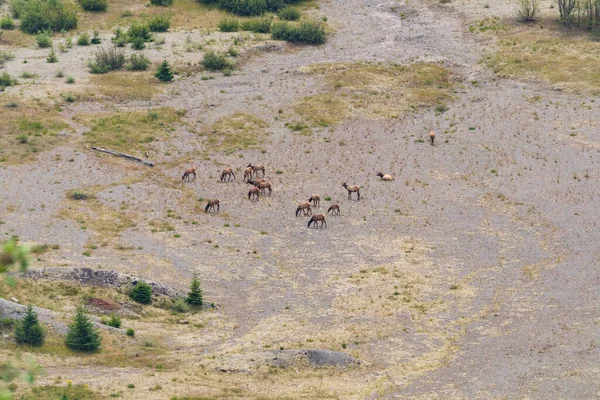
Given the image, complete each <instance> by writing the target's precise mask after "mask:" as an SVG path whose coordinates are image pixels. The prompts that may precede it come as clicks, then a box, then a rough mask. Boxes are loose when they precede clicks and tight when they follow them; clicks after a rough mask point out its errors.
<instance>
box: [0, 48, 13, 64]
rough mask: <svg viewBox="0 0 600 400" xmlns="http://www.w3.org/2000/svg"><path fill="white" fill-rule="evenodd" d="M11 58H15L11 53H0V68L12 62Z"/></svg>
mask: <svg viewBox="0 0 600 400" xmlns="http://www.w3.org/2000/svg"><path fill="white" fill-rule="evenodd" d="M13 58H15V55H14V54H13V53H10V52H8V51H0V68H2V67H4V64H6V62H8V61H10V60H12V59H13Z"/></svg>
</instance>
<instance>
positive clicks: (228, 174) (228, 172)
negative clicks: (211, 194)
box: [221, 168, 235, 182]
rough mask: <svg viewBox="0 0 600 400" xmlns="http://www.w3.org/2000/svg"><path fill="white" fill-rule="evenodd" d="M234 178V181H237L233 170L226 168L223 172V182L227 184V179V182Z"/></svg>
mask: <svg viewBox="0 0 600 400" xmlns="http://www.w3.org/2000/svg"><path fill="white" fill-rule="evenodd" d="M232 176H233V180H235V174H234V173H233V168H225V169H224V170H223V172H221V182H225V177H227V180H228V181H229V179H231V177H232Z"/></svg>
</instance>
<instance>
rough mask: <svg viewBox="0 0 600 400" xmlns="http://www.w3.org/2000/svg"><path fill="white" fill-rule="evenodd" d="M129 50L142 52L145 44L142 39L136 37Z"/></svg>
mask: <svg viewBox="0 0 600 400" xmlns="http://www.w3.org/2000/svg"><path fill="white" fill-rule="evenodd" d="M131 48H132V49H134V50H144V49H145V48H146V43H145V42H144V39H143V38H141V37H136V38H135V39H133V40H132V42H131Z"/></svg>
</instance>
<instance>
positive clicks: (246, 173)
mask: <svg viewBox="0 0 600 400" xmlns="http://www.w3.org/2000/svg"><path fill="white" fill-rule="evenodd" d="M250 178H252V167H247V168H246V169H245V170H244V180H245V181H246V182H247V181H249V180H250Z"/></svg>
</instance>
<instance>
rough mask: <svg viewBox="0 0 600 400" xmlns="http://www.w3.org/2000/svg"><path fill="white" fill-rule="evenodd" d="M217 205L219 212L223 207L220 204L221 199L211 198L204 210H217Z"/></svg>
mask: <svg viewBox="0 0 600 400" xmlns="http://www.w3.org/2000/svg"><path fill="white" fill-rule="evenodd" d="M215 207H216V208H217V212H219V209H220V208H221V206H220V204H219V200H217V199H214V200H209V201H208V203H206V207H205V208H204V212H205V213H207V212H208V211H209V210H212V211H215Z"/></svg>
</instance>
